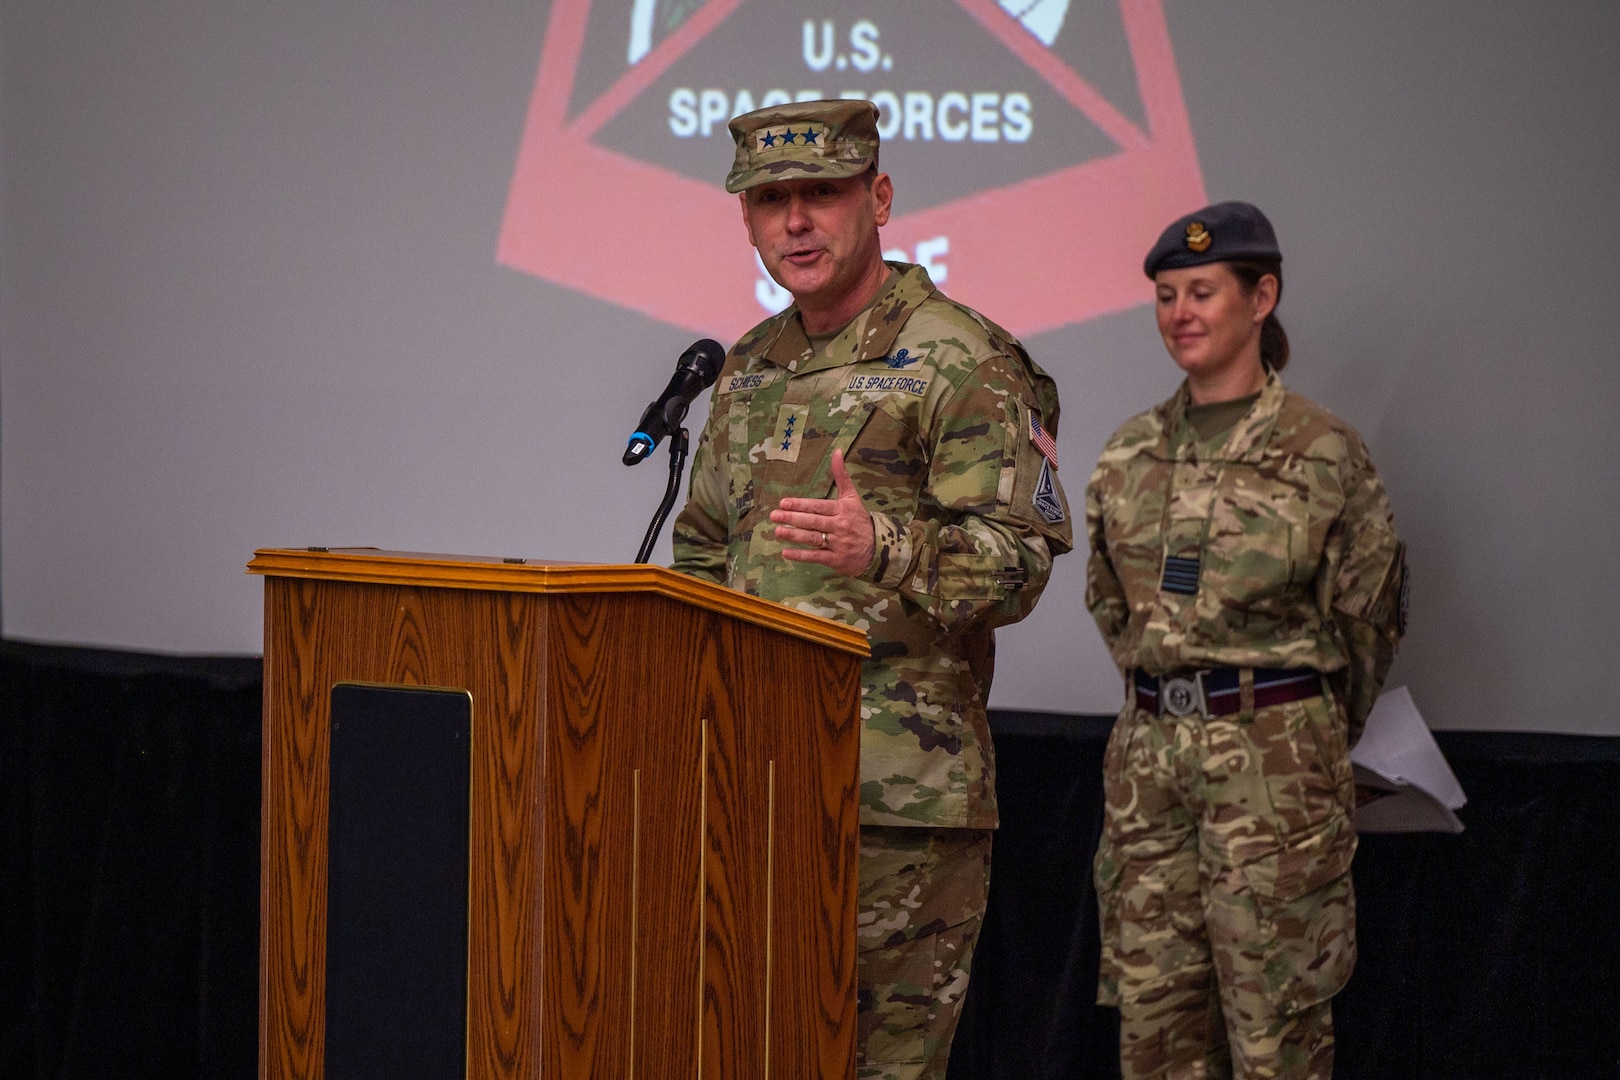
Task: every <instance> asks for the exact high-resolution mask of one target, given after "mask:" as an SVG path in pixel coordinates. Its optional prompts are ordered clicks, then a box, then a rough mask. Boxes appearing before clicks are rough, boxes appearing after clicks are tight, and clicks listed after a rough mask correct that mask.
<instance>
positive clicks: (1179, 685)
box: [1159, 671, 1209, 720]
mask: <svg viewBox="0 0 1620 1080" xmlns="http://www.w3.org/2000/svg"><path fill="white" fill-rule="evenodd" d="M1159 701H1160V703H1161V704H1162V705H1163V707H1164V711H1165V712H1167V713H1169V714H1170V715H1171V716H1188V715H1190V714H1192V713H1195V712H1196V713H1198V714H1199V715H1200V716H1202V717H1204V719H1206V720H1207V719H1209V700H1208V699H1207V698H1206V697H1205V696H1204V673H1203V672H1202V671H1197V672H1194V673H1193V677H1192V678H1190V679H1187V678H1182V677H1181V676H1179V675H1178V676H1177V677H1176V678H1174V679H1164V680H1162V681H1161V682H1160V684H1159Z"/></svg>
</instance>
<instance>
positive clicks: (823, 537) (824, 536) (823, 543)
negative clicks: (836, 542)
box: [821, 532, 827, 547]
mask: <svg viewBox="0 0 1620 1080" xmlns="http://www.w3.org/2000/svg"><path fill="white" fill-rule="evenodd" d="M821 546H822V547H826V546H827V534H826V533H825V532H823V533H822V534H821Z"/></svg>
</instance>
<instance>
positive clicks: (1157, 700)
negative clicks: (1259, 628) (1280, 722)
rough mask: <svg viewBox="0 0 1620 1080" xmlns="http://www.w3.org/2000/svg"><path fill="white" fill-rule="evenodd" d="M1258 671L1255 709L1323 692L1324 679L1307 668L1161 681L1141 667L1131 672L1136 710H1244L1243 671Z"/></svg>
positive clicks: (1213, 671)
mask: <svg viewBox="0 0 1620 1080" xmlns="http://www.w3.org/2000/svg"><path fill="white" fill-rule="evenodd" d="M1245 670H1252V671H1253V672H1254V707H1255V708H1256V709H1264V708H1265V707H1266V706H1268V705H1281V704H1283V703H1284V702H1287V701H1303V700H1305V699H1306V698H1313V697H1317V696H1318V695H1320V694H1321V693H1322V676H1321V675H1320V674H1319V673H1318V672H1315V671H1311V670H1309V669H1305V668H1253V669H1245V668H1231V667H1223V668H1206V669H1204V670H1203V671H1192V672H1188V673H1186V674H1183V675H1166V676H1164V677H1163V678H1160V677H1159V676H1157V675H1149V674H1148V673H1147V672H1145V671H1143V670H1142V669H1141V668H1137V669H1135V670H1134V671H1133V672H1132V673H1131V679H1132V681H1133V682H1134V683H1135V684H1136V707H1137V708H1139V709H1146V710H1147V711H1148V712H1151V713H1158V714H1160V715H1161V716H1162V715H1163V714H1165V713H1169V714H1170V715H1171V716H1186V715H1188V714H1189V713H1202V714H1203V715H1204V716H1224V715H1226V714H1228V713H1235V712H1241V711H1242V709H1243V672H1244V671H1245Z"/></svg>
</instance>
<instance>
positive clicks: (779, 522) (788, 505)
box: [771, 450, 873, 577]
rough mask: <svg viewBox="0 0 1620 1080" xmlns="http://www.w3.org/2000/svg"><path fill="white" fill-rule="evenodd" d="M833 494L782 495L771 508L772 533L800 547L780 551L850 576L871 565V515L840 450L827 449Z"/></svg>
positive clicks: (784, 554) (788, 556)
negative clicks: (816, 496)
mask: <svg viewBox="0 0 1620 1080" xmlns="http://www.w3.org/2000/svg"><path fill="white" fill-rule="evenodd" d="M832 476H833V482H834V483H835V484H837V485H838V497H837V498H836V499H783V500H782V501H781V502H779V503H777V504H776V509H775V510H772V511H771V520H772V521H774V522H775V523H776V538H777V539H778V540H781V541H784V542H786V543H790V544H804V545H805V546H804V547H790V548H787V549H785V550H783V552H782V554H783V556H784V557H786V558H789V559H793V560H794V561H796V562H818V563H823V564H825V565H827V566H830V567H832V568H833V569H834V570H837V571H838V572H839V573H840V574H848V575H850V576H851V577H854V576H856V575H858V574H860V573H862V572H864V571H865V570H866V568H867V567H868V566H870V565H871V564H872V547H873V541H872V515H871V514H870V513H868V512H867V509H866V504H865V503H864V502H862V501H861V493H860V492H859V491H857V490H855V482H854V481H853V480H851V479H850V478H849V470H848V469H846V468H845V467H844V452H843V451H842V450H834V451H833V452H832Z"/></svg>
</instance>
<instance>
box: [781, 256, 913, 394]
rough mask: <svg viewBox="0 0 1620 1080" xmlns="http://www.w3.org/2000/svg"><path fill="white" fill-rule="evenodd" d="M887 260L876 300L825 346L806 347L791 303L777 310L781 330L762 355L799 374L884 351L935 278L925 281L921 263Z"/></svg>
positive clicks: (873, 357) (806, 340) (870, 357)
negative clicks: (889, 271)
mask: <svg viewBox="0 0 1620 1080" xmlns="http://www.w3.org/2000/svg"><path fill="white" fill-rule="evenodd" d="M888 265H889V266H890V267H891V268H892V269H894V270H895V273H893V274H891V275H890V276H889V281H888V284H887V285H885V286H884V287H883V291H882V292H881V293H879V294H878V298H877V300H876V301H875V302H874V303H872V304H869V305H868V306H867V308H866V310H865V311H863V312H861V313H860V314H859V315H857V316H855V318H853V319H851V320H850V323H849V325H848V326H846V327H844V328H843V329H842V330H840V331H839V332H838V336H837V337H835V338H833V339H832V342H831V343H830V344H828V346H827V348H826V349H825V351H823V352H820V353H817V352H816V351H815V349H814V348H813V347H812V346H811V344H810V338H809V337H808V336H807V335H806V334H805V332H804V323H803V321H802V320H800V319H799V309H798V307H797V306H796V305H795V306H794V307H791V308H789V309H788V310H787V311H785V312H783V313H782V314H783V318H782V327H781V330H780V331H779V332H778V333H777V335H776V337H775V339H773V340H772V341H771V343H770V344H769V345H767V346H766V348H765V351H764V354H763V355H764V357H765V359H767V360H769V361H770V362H771V363H773V364H776V365H777V366H778V367H785V368H787V369H788V370H789V371H791V372H792V373H793V374H795V375H803V374H805V373H806V372H811V371H822V370H825V369H826V368H835V367H843V366H844V365H846V364H855V363H859V362H861V361H863V360H879V359H882V358H883V357H885V356H887V355H889V350H890V349H892V348H893V347H894V339H895V338H896V337H898V336H899V335H900V328H901V327H902V326H904V325H905V324H906V319H908V318H910V316H911V313H912V312H913V311H915V310H916V309H917V307H918V305H920V304H921V303H922V302H923V301H924V300H927V299H928V298H929V297H930V296H932V295H933V293H934V283H933V282H932V281H931V280H929V278H928V271H926V270H924V269H923V268H922V267H920V266H915V265H913V264H911V263H902V262H891V263H889V264H888Z"/></svg>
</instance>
